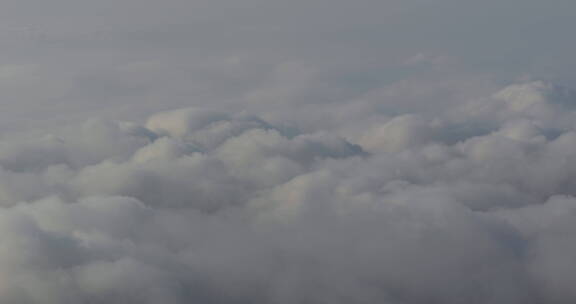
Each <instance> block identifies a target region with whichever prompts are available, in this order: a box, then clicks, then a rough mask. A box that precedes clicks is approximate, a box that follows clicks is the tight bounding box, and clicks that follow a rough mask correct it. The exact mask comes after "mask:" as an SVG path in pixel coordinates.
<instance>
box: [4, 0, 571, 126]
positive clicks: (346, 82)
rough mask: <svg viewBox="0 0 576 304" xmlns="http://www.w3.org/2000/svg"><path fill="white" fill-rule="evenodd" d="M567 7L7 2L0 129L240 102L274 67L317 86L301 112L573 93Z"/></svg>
mask: <svg viewBox="0 0 576 304" xmlns="http://www.w3.org/2000/svg"><path fill="white" fill-rule="evenodd" d="M575 9H576V4H575V3H574V1H569V0H551V1H538V0H498V1H496V0H487V1H466V0H434V1H432V0H408V1H405V0H402V1H400V0H358V1H344V0H308V1H304V0H295V1H270V0H213V1H212V0H211V1H208V0H195V1H184V0H182V1H179V0H167V1H151V0H150V1H149V0H119V1H111V0H103V1H82V0H81V1H72V0H52V1H33V0H24V1H12V0H7V1H3V2H2V4H0V49H1V50H2V52H1V54H2V57H1V60H0V88H1V89H0V107H1V108H0V111H1V113H2V114H1V117H0V118H1V119H0V121H1V123H0V126H2V127H3V128H9V129H13V128H17V127H21V126H23V125H27V124H32V125H34V126H36V125H38V126H43V125H47V124H61V123H63V122H66V121H69V120H82V119H85V118H87V117H92V116H107V117H108V116H115V117H119V118H130V119H135V118H137V117H138V116H143V115H142V113H146V114H149V113H150V112H152V111H155V110H162V109H168V108H170V107H178V106H185V105H190V104H195V105H197V104H208V103H210V104H214V103H218V104H222V103H235V104H239V103H242V102H241V101H240V100H241V99H243V98H246V96H252V95H253V93H254V92H255V91H258V90H262V89H268V88H269V86H270V85H271V84H270V79H271V77H273V76H272V74H274V73H275V71H276V70H277V69H278V67H279V66H282V65H283V64H286V63H288V64H293V65H298V69H299V70H298V71H293V72H292V73H294V74H293V75H292V76H287V77H293V78H298V79H300V78H303V77H307V76H303V75H300V74H298V73H314V81H317V82H318V83H321V86H322V88H319V87H317V88H316V89H315V93H314V96H313V97H312V96H308V97H302V96H299V97H300V98H310V99H314V101H312V102H320V101H322V102H333V101H336V100H337V99H340V100H342V99H353V98H357V97H358V96H362V95H365V94H367V93H369V92H370V91H372V90H375V89H378V88H382V87H385V86H388V85H390V84H394V83H398V82H402V81H406V80H409V79H410V80H414V79H415V78H426V77H428V78H432V79H436V80H437V79H439V78H444V79H449V78H450V79H451V80H461V79H463V78H466V79H470V78H475V79H482V81H485V82H492V83H498V84H501V83H511V82H514V81H516V80H517V79H519V78H528V77H530V78H534V79H544V80H551V81H554V82H556V83H560V84H563V85H567V86H573V85H574V84H576V76H575V75H574V72H573V70H574V69H573V65H574V63H573V60H571V57H572V54H574V52H575V51H576V43H575V42H574V39H572V38H571V37H572V29H573V28H574V23H575V22H576V21H574V18H573V11H574V10H575ZM309 81H312V80H309ZM304 82H306V81H304ZM318 83H317V84H316V85H317V86H320V85H319V84H318ZM275 85H276V87H278V86H290V85H292V84H275ZM478 86H480V85H478ZM287 90H294V88H288V89H287ZM336 91H337V92H336ZM292 98H296V97H295V96H292ZM276 99H278V98H276ZM276 101H277V100H276ZM271 102H273V101H271ZM285 102H288V103H291V102H294V100H286V101H285ZM428 102H429V101H428ZM243 106H244V105H243Z"/></svg>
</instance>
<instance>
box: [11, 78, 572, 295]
mask: <svg viewBox="0 0 576 304" xmlns="http://www.w3.org/2000/svg"><path fill="white" fill-rule="evenodd" d="M356 102H357V101H350V103H356ZM366 102H367V104H370V102H368V101H366ZM573 102H575V99H573V94H572V93H571V92H570V90H568V89H565V88H562V87H558V86H553V85H551V84H547V83H545V82H526V83H519V84H513V85H510V86H507V87H504V88H501V89H498V90H496V91H495V92H493V93H492V94H488V95H487V96H486V97H481V98H475V99H472V100H469V101H462V102H461V103H460V105H458V106H457V107H451V108H446V109H444V110H443V111H433V112H430V111H423V112H414V113H408V114H398V115H390V114H389V113H387V112H385V111H383V112H379V111H377V110H375V111H358V112H354V113H352V114H351V116H341V117H342V118H346V119H343V120H342V121H341V122H340V123H339V124H340V125H342V128H332V126H333V125H334V123H333V122H326V121H323V120H321V119H319V120H318V121H317V124H315V126H316V127H315V128H310V127H309V128H305V129H304V130H301V129H300V130H299V129H298V128H292V127H287V126H286V125H282V124H275V123H273V122H269V121H266V119H263V118H261V117H259V116H258V115H252V114H249V113H246V112H234V111H223V110H222V109H218V108H206V107H189V108H185V109H179V110H172V111H168V112H161V113H157V114H154V115H152V116H151V117H150V118H149V119H148V121H147V122H145V123H143V124H139V123H126V122H116V121H107V120H102V119H95V120H90V121H88V122H86V123H84V124H83V125H81V126H79V127H77V126H70V127H68V128H64V129H60V130H58V131H54V132H44V133H46V134H42V135H31V136H20V137H18V136H11V137H6V138H4V139H3V140H2V141H1V142H0V205H1V207H0V228H1V229H0V302H2V303H17V304H19V303H42V304H44V303H174V304H180V303H191V302H199V303H279V304H282V303H390V304H420V303H455V304H456V303H494V304H499V303H502V304H504V303H506V304H510V303H518V304H525V303H535V304H536V303H571V302H573V301H574V300H575V299H576V294H575V293H574V291H573V288H572V287H571V285H572V282H573V281H574V279H575V278H576V267H573V264H574V263H573V262H572V257H573V256H574V253H575V252H576V247H574V245H573V243H574V242H573V241H574V237H575V235H576V226H575V225H574V224H573V222H575V217H576V191H575V190H574V189H576V185H575V184H574V181H575V180H576V165H574V164H576V154H575V153H574V151H576V128H575V126H574V125H573V124H572V123H571V117H573V116H574V115H575V114H576V109H575V108H574V107H573ZM332 106H333V107H334V109H333V112H331V113H344V112H345V110H344V109H348V108H350V104H348V103H345V102H344V103H338V104H333V105H332ZM374 109H377V107H374ZM312 114H314V113H311V115H312ZM324 114H325V113H324ZM316 115H319V116H318V117H320V115H322V113H316ZM352 118H353V119H352ZM358 118H360V119H358ZM310 126H312V125H310ZM350 130H355V131H354V132H351V131H350ZM358 130H363V132H358Z"/></svg>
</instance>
